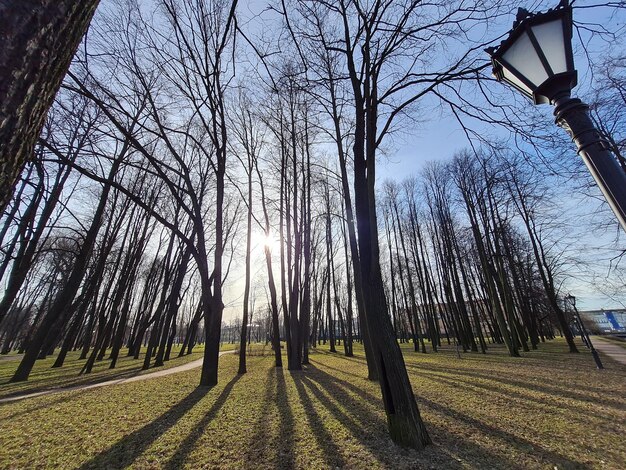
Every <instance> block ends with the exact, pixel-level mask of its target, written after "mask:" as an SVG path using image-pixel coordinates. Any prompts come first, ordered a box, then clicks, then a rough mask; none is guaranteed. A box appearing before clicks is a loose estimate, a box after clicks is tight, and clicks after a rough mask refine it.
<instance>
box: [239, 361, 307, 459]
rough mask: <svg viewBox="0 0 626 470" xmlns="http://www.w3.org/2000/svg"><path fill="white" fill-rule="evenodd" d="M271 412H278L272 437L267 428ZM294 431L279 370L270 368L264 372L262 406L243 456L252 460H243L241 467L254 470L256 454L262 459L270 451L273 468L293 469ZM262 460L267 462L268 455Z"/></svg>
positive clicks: (268, 427)
mask: <svg viewBox="0 0 626 470" xmlns="http://www.w3.org/2000/svg"><path fill="white" fill-rule="evenodd" d="M274 409H276V410H277V411H278V417H279V420H280V423H279V430H278V431H277V432H274V433H273V432H272V429H271V424H272V411H273V410H274ZM294 430H295V424H294V420H293V413H292V411H291V408H290V406H289V402H288V400H287V386H286V384H285V377H284V375H283V369H282V368H280V367H271V368H269V369H268V371H267V381H266V387H265V392H264V395H263V402H262V404H261V408H260V412H259V413H258V418H257V420H256V424H255V429H254V432H253V433H252V437H251V438H250V441H249V442H248V447H247V452H246V453H247V456H248V455H251V456H254V457H252V458H248V459H247V461H246V462H245V464H244V466H245V468H255V469H256V468H258V465H259V454H260V455H262V456H264V457H265V456H266V455H267V454H268V452H271V451H274V456H273V458H272V459H271V460H272V462H273V466H274V468H294V467H295V453H294V437H293V433H294ZM263 460H264V461H265V460H267V461H269V460H270V457H269V455H267V459H263Z"/></svg>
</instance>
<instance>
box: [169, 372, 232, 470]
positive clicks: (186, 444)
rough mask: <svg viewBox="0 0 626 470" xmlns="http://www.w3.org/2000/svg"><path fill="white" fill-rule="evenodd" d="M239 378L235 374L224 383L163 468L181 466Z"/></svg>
mask: <svg viewBox="0 0 626 470" xmlns="http://www.w3.org/2000/svg"><path fill="white" fill-rule="evenodd" d="M240 378H241V375H239V374H237V375H236V376H235V377H233V378H232V380H231V381H230V382H228V384H226V386H225V387H224V390H222V393H220V395H219V396H218V397H217V399H216V400H215V403H213V406H211V409H209V411H207V413H206V414H205V415H204V417H203V418H202V419H201V420H200V421H199V422H198V423H196V424H195V425H194V428H193V430H192V431H191V432H190V433H189V435H188V436H187V437H186V438H185V440H184V441H182V442H181V443H180V444H179V445H178V450H177V451H176V453H175V454H174V455H173V456H172V457H171V458H170V459H169V460H168V461H167V463H166V464H165V465H164V466H163V468H165V469H168V470H176V469H178V468H182V466H183V464H184V463H185V459H186V458H187V457H188V456H189V454H190V453H191V451H192V450H193V448H194V446H195V444H196V441H197V440H198V439H200V437H201V436H202V434H203V433H204V431H205V430H206V427H207V426H208V425H209V423H210V422H211V421H212V420H213V419H214V418H215V416H216V414H217V412H218V411H219V410H220V408H222V406H223V405H224V403H225V402H226V399H227V398H228V395H230V392H231V391H232V389H233V387H234V386H235V384H236V383H237V381H238V380H239V379H240ZM183 414H184V413H183ZM181 416H182V415H181ZM172 424H174V423H172Z"/></svg>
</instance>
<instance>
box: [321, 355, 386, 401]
mask: <svg viewBox="0 0 626 470" xmlns="http://www.w3.org/2000/svg"><path fill="white" fill-rule="evenodd" d="M314 362H315V364H318V365H320V366H321V367H323V368H325V369H332V370H336V371H338V372H341V373H344V371H341V370H339V369H336V368H334V367H330V366H327V365H326V364H323V363H321V362H318V361H311V364H310V365H309V369H310V370H311V371H315V373H317V374H319V375H321V376H322V377H324V378H326V379H327V380H329V381H333V382H336V383H337V384H340V385H341V386H342V387H344V388H346V389H349V390H351V391H352V392H353V393H355V394H356V395H358V396H359V397H361V398H362V399H363V400H366V401H368V402H370V403H371V404H372V405H374V406H381V405H382V399H381V398H380V397H378V396H376V395H372V394H371V393H368V392H366V391H365V390H363V389H362V388H359V387H357V386H356V385H354V384H353V383H350V382H348V381H345V380H341V379H339V378H337V377H335V376H334V375H330V374H329V373H327V372H324V371H323V370H322V369H320V368H319V367H317V366H316V365H315V364H313V363H314ZM360 378H361V379H362V380H364V381H367V379H366V378H365V377H360Z"/></svg>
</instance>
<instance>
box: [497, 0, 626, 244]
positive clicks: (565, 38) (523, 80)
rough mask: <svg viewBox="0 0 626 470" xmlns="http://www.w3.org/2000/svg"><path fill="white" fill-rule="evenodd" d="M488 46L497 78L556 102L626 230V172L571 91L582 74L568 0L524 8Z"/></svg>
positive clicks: (537, 99) (560, 119) (559, 119)
mask: <svg viewBox="0 0 626 470" xmlns="http://www.w3.org/2000/svg"><path fill="white" fill-rule="evenodd" d="M486 51H487V53H488V54H489V55H490V56H491V61H492V65H493V74H494V76H495V77H496V79H498V81H503V82H505V83H507V84H509V85H511V86H512V87H514V88H515V89H517V90H518V91H519V92H521V93H522V94H523V95H524V96H526V97H527V98H529V99H531V100H532V101H533V102H534V104H548V103H549V104H552V105H554V106H555V109H554V116H555V118H556V119H555V121H556V124H557V125H559V126H560V127H562V128H563V129H565V130H566V131H567V133H568V134H569V135H570V137H571V138H572V140H573V141H574V142H575V143H576V146H577V147H578V154H579V155H580V156H581V157H582V159H583V161H584V162H585V165H587V168H588V169H589V172H590V173H591V176H592V177H593V179H594V180H595V182H596V184H597V185H598V187H599V188H600V190H601V191H602V193H603V194H604V197H605V198H606V200H607V202H608V203H609V206H610V207H611V209H612V210H613V212H614V213H615V216H616V217H617V220H618V221H619V223H620V225H621V226H622V228H623V229H624V231H625V232H626V173H625V172H624V171H623V170H622V168H621V167H620V166H619V164H618V163H617V160H616V159H615V157H614V156H613V154H612V153H611V151H610V146H609V144H608V143H607V142H606V141H605V140H604V139H603V137H602V134H601V133H600V132H599V131H598V130H597V129H596V127H595V125H594V124H593V121H592V120H591V117H590V116H589V113H588V109H589V108H588V106H587V105H586V104H584V103H583V102H582V101H580V100H579V99H578V98H572V97H571V90H572V88H574V87H575V86H576V84H577V80H578V78H577V72H576V70H575V69H574V58H573V54H572V7H571V6H570V5H569V3H568V1H567V0H561V2H560V3H559V5H558V6H557V7H556V8H554V9H552V10H549V11H547V12H545V13H529V12H528V11H526V10H524V9H523V8H520V9H519V10H518V12H517V19H516V21H515V22H514V23H513V29H512V30H511V32H510V33H509V37H507V38H506V39H505V40H504V41H502V43H501V44H500V45H499V46H498V47H491V48H489V49H487V50H486Z"/></svg>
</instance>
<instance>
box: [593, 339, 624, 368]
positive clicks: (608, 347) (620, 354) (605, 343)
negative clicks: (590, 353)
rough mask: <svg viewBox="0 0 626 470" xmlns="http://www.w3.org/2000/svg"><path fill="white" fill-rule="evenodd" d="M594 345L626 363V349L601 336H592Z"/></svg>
mask: <svg viewBox="0 0 626 470" xmlns="http://www.w3.org/2000/svg"><path fill="white" fill-rule="evenodd" d="M591 342H592V343H593V347H594V348H596V349H597V350H598V351H600V352H601V353H603V354H606V355H607V356H609V357H610V358H611V359H613V360H614V361H617V362H619V363H620V364H624V365H626V349H624V348H623V347H621V346H619V345H617V344H615V343H613V342H612V341H610V340H608V339H604V338H602V337H601V336H592V337H591Z"/></svg>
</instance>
